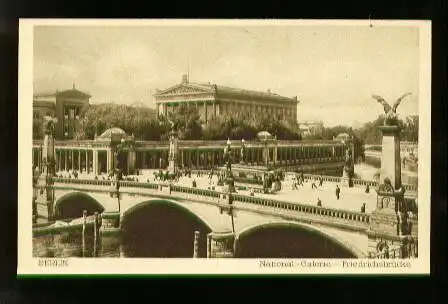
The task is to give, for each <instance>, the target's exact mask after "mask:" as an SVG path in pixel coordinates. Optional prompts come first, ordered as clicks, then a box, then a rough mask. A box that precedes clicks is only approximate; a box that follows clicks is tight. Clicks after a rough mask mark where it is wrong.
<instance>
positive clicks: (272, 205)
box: [55, 179, 370, 231]
mask: <svg viewBox="0 0 448 304" xmlns="http://www.w3.org/2000/svg"><path fill="white" fill-rule="evenodd" d="M68 182H69V180H64V181H63V183H65V184H68ZM70 182H71V184H79V185H89V186H99V187H95V188H90V189H81V188H79V189H76V190H77V191H80V190H83V191H86V192H108V191H110V190H109V189H104V188H103V189H102V188H101V186H110V181H102V180H101V181H99V180H96V181H91V180H88V181H86V180H80V179H75V180H70ZM165 186H167V187H169V191H168V192H169V193H166V194H167V195H168V196H170V197H176V196H177V197H180V198H182V199H187V200H195V201H200V202H205V203H209V204H215V205H223V206H226V205H227V204H228V203H227V201H226V200H225V199H224V197H225V195H226V194H225V193H221V192H220V191H215V190H210V189H200V188H192V187H186V186H180V185H174V184H167V185H165ZM159 187H160V184H158V183H139V182H127V181H126V182H123V184H122V188H121V190H120V192H121V193H122V194H129V195H143V196H146V195H150V196H160V195H162V194H163V193H162V192H161V191H160V190H159ZM69 188H70V187H69V186H68V185H67V186H65V185H55V189H65V190H67V189H69ZM132 189H141V191H132ZM232 197H233V201H234V203H239V204H238V206H235V209H238V208H240V209H248V210H249V209H250V210H251V211H254V212H268V213H272V214H274V215H280V216H288V217H291V218H292V219H295V218H300V217H306V218H307V220H310V221H313V218H314V219H315V220H316V221H318V222H320V223H322V222H323V223H324V224H325V221H327V222H328V224H329V225H331V226H335V225H336V226H340V225H341V224H342V225H344V226H348V227H349V226H352V227H353V228H354V229H355V230H358V231H362V230H364V229H366V228H367V227H368V224H369V222H370V215H369V214H366V213H361V212H355V211H347V210H340V209H334V208H328V207H319V206H313V205H311V204H303V203H302V204H301V203H293V202H287V201H280V200H275V199H269V198H262V197H256V196H250V195H244V194H232ZM252 209H253V210H252Z"/></svg>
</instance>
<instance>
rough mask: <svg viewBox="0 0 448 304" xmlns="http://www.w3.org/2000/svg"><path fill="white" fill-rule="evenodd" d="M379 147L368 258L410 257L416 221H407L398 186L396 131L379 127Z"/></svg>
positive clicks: (413, 251) (398, 166)
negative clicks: (380, 145)
mask: <svg viewBox="0 0 448 304" xmlns="http://www.w3.org/2000/svg"><path fill="white" fill-rule="evenodd" d="M379 128H380V130H381V131H382V132H383V145H382V156H381V173H380V181H379V186H378V189H376V192H377V206H376V209H375V210H374V211H372V214H371V216H370V226H369V229H368V231H367V235H368V239H369V247H368V254H369V256H370V257H372V258H410V257H415V256H416V255H417V250H416V248H418V242H417V236H416V234H417V233H416V228H415V227H416V226H417V227H418V223H417V222H416V218H410V217H409V213H408V208H407V206H406V204H405V200H404V192H405V191H404V189H403V188H402V185H401V164H400V139H399V134H400V128H399V127H398V126H381V127H379Z"/></svg>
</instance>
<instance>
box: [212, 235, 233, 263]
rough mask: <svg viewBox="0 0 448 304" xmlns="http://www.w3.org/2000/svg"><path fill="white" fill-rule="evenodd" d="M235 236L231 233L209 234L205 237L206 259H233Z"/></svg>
mask: <svg viewBox="0 0 448 304" xmlns="http://www.w3.org/2000/svg"><path fill="white" fill-rule="evenodd" d="M234 244H235V235H234V234H233V233H232V232H231V231H223V232H211V233H209V234H208V235H207V258H233V257H234V253H235V246H234Z"/></svg>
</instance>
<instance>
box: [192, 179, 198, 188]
mask: <svg viewBox="0 0 448 304" xmlns="http://www.w3.org/2000/svg"><path fill="white" fill-rule="evenodd" d="M192 184H193V188H196V186H197V184H196V180H195V179H194V180H193V183H192Z"/></svg>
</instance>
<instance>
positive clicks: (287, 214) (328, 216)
mask: <svg viewBox="0 0 448 304" xmlns="http://www.w3.org/2000/svg"><path fill="white" fill-rule="evenodd" d="M112 183H113V182H111V181H99V180H64V179H56V180H55V183H54V186H53V188H54V197H55V199H54V205H53V210H52V211H53V212H54V217H55V219H60V220H63V219H73V218H79V217H81V216H82V214H83V210H86V211H87V213H88V214H89V215H90V214H93V213H94V212H98V213H101V215H102V225H101V230H102V231H101V232H102V235H103V236H109V235H116V234H117V233H119V234H123V235H128V238H129V237H132V238H134V239H133V242H136V243H138V242H140V241H141V240H142V237H144V236H145V234H147V233H149V232H148V231H143V230H145V228H142V227H143V226H144V225H147V224H148V222H150V221H153V222H154V224H153V226H151V229H149V228H146V229H149V230H150V231H153V232H154V231H155V232H158V233H160V234H161V235H165V236H166V234H165V233H164V231H162V230H163V229H168V230H170V231H171V232H170V233H171V234H177V233H186V234H189V236H190V240H191V242H190V243H191V246H192V245H193V235H194V231H200V234H201V239H200V240H199V241H198V243H199V245H198V246H199V249H198V250H199V251H200V253H201V254H200V255H202V256H205V252H207V253H206V254H207V256H214V257H235V256H236V257H256V256H254V255H256V254H257V253H256V251H257V250H260V249H254V247H263V249H262V250H264V251H269V250H268V249H270V250H271V251H272V252H273V251H276V253H275V255H274V254H273V253H272V254H273V255H274V256H272V257H279V255H280V256H281V250H282V248H286V249H284V250H288V247H291V246H292V247H294V246H300V245H301V246H302V254H304V255H305V256H304V257H309V258H316V257H322V258H332V257H336V258H353V257H356V258H366V257H368V256H369V255H370V252H371V251H372V248H369V247H371V245H369V237H368V234H367V231H368V229H369V223H370V217H371V216H370V214H365V213H361V212H354V211H346V210H339V209H332V208H327V207H318V206H315V205H307V204H299V203H293V202H286V201H280V200H276V199H274V198H272V199H270V198H269V199H267V198H265V197H257V196H256V195H255V196H250V195H243V194H239V193H235V194H232V198H233V201H232V205H231V208H232V211H231V210H230V208H229V206H230V205H229V201H228V197H226V195H225V194H223V193H220V192H219V191H214V190H207V189H198V188H190V187H185V186H180V185H174V184H163V183H139V182H129V181H121V182H120V185H121V187H120V190H119V195H118V196H117V192H116V191H115V189H114V188H113V184H112ZM232 215H233V216H232ZM184 221H186V222H188V223H189V224H188V225H187V224H185V225H184V224H183V222H184ZM173 229H174V230H176V229H177V230H180V231H174V230H173ZM151 233H152V232H151ZM278 235H281V236H282V237H278ZM276 236H277V237H276ZM286 236H288V237H286ZM170 237H171V236H170V235H168V236H167V238H170ZM276 238H278V239H279V242H280V239H281V240H282V243H281V244H276V243H275V239H276ZM297 240H300V241H299V242H298V243H299V244H298V245H295V244H296V243H297ZM166 241H167V242H168V240H166ZM173 242H174V241H173ZM257 242H258V243H257ZM112 243H113V242H111V245H110V246H116V244H115V245H112ZM300 243H302V244H300ZM248 248H252V249H253V251H254V252H251V250H252V249H251V250H249V249H248ZM276 248H277V249H276ZM303 248H306V250H305V251H306V252H305V253H303ZM117 249H118V248H117ZM375 250H376V249H375ZM265 254H266V253H265ZM285 254H286V253H285ZM285 257H287V256H285ZM302 257H303V256H302Z"/></svg>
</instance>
